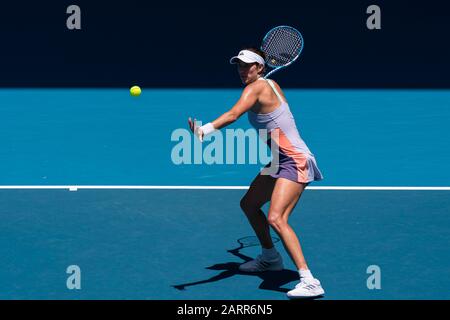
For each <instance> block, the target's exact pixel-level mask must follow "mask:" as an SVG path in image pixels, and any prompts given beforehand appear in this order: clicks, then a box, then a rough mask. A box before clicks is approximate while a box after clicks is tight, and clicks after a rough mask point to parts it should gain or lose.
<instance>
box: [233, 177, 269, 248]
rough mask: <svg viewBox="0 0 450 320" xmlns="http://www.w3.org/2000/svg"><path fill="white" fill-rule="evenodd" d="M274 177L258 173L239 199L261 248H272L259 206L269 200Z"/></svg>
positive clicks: (265, 222)
mask: <svg viewBox="0 0 450 320" xmlns="http://www.w3.org/2000/svg"><path fill="white" fill-rule="evenodd" d="M275 182H276V179H274V178H272V177H271V176H269V175H261V174H259V175H258V176H256V178H255V179H254V180H253V182H252V183H251V185H250V188H249V189H248V191H247V193H246V194H245V195H244V197H242V199H241V203H240V205H241V208H242V211H244V213H245V215H246V216H247V219H248V221H249V222H250V224H251V226H252V228H253V230H254V231H255V233H256V236H257V237H258V239H259V241H260V243H261V245H262V247H263V248H272V247H273V243H272V238H271V237H270V227H269V224H268V222H267V218H266V216H265V215H264V212H263V211H262V210H261V207H262V206H263V205H264V204H266V203H267V202H269V201H270V198H271V196H272V191H273V188H274V186H275Z"/></svg>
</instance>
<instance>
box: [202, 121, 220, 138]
mask: <svg viewBox="0 0 450 320" xmlns="http://www.w3.org/2000/svg"><path fill="white" fill-rule="evenodd" d="M200 129H202V132H203V136H206V135H208V134H210V133H212V132H214V131H215V130H216V129H214V126H213V124H212V123H211V122H208V123H207V124H205V125H204V126H201V127H200Z"/></svg>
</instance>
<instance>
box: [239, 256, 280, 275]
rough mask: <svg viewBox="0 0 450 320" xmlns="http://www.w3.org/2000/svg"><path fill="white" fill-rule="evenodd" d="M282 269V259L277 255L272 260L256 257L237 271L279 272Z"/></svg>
mask: <svg viewBox="0 0 450 320" xmlns="http://www.w3.org/2000/svg"><path fill="white" fill-rule="evenodd" d="M283 269H284V266H283V259H282V258H281V255H280V254H279V253H277V257H276V258H275V259H273V260H266V259H264V258H263V256H262V255H258V256H257V257H256V259H254V260H250V261H248V262H246V263H243V264H241V265H240V266H239V270H240V271H243V272H262V271H280V270H283Z"/></svg>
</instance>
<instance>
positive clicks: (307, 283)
mask: <svg viewBox="0 0 450 320" xmlns="http://www.w3.org/2000/svg"><path fill="white" fill-rule="evenodd" d="M324 294H325V291H324V290H323V288H322V285H321V284H320V281H319V280H317V279H314V278H311V279H301V280H300V283H299V284H297V285H296V286H295V288H294V289H292V290H291V291H289V292H288V293H287V296H288V298H290V299H302V298H313V297H318V296H322V295H324Z"/></svg>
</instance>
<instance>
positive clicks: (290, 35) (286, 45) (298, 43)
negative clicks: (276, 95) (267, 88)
mask: <svg viewBox="0 0 450 320" xmlns="http://www.w3.org/2000/svg"><path fill="white" fill-rule="evenodd" d="M261 50H262V51H263V52H264V53H265V54H266V65H267V66H269V67H270V68H272V70H270V72H269V73H267V74H266V76H265V77H264V78H265V79H267V78H268V77H269V76H270V75H271V74H273V73H274V72H277V71H279V70H280V69H283V68H286V67H287V66H289V65H291V64H292V63H293V62H294V61H295V60H297V58H298V57H299V56H300V53H301V52H302V50H303V36H302V34H301V33H300V31H298V30H297V29H295V28H293V27H289V26H278V27H275V28H273V29H271V30H270V31H269V32H267V34H266V35H265V37H264V39H263V41H262V45H261Z"/></svg>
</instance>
